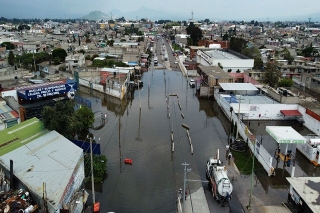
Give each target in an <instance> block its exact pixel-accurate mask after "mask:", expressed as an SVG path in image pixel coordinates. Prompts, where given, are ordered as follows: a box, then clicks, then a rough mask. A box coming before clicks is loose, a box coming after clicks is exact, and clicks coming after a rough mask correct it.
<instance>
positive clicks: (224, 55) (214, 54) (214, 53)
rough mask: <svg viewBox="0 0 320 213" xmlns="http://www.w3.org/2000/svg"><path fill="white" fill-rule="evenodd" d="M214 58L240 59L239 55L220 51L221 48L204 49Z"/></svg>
mask: <svg viewBox="0 0 320 213" xmlns="http://www.w3.org/2000/svg"><path fill="white" fill-rule="evenodd" d="M203 52H205V53H206V54H208V55H209V56H211V57H212V58H214V59H240V58H239V57H237V56H235V55H232V54H230V53H228V52H224V51H220V50H209V51H203Z"/></svg>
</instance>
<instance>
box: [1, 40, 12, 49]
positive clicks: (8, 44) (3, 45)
mask: <svg viewBox="0 0 320 213" xmlns="http://www.w3.org/2000/svg"><path fill="white" fill-rule="evenodd" d="M1 47H6V50H14V44H12V43H11V42H2V44H1Z"/></svg>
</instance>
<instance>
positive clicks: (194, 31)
mask: <svg viewBox="0 0 320 213" xmlns="http://www.w3.org/2000/svg"><path fill="white" fill-rule="evenodd" d="M186 31H187V34H188V35H190V38H188V45H189V46H190V45H194V46H198V42H199V40H200V39H201V38H202V30H201V29H200V28H199V27H196V26H195V25H194V24H193V22H191V23H190V24H189V26H188V27H187V28H186Z"/></svg>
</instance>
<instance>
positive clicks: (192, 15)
mask: <svg viewBox="0 0 320 213" xmlns="http://www.w3.org/2000/svg"><path fill="white" fill-rule="evenodd" d="M191 20H193V11H191ZM309 22H310V20H309Z"/></svg>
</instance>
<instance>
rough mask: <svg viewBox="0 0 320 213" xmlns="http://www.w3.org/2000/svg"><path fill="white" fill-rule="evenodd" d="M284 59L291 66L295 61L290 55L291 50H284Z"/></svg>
mask: <svg viewBox="0 0 320 213" xmlns="http://www.w3.org/2000/svg"><path fill="white" fill-rule="evenodd" d="M282 54H283V59H284V60H287V61H288V64H291V63H292V62H293V60H294V58H293V56H292V55H291V54H290V52H289V50H288V49H287V48H284V49H283V50H282Z"/></svg>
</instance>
